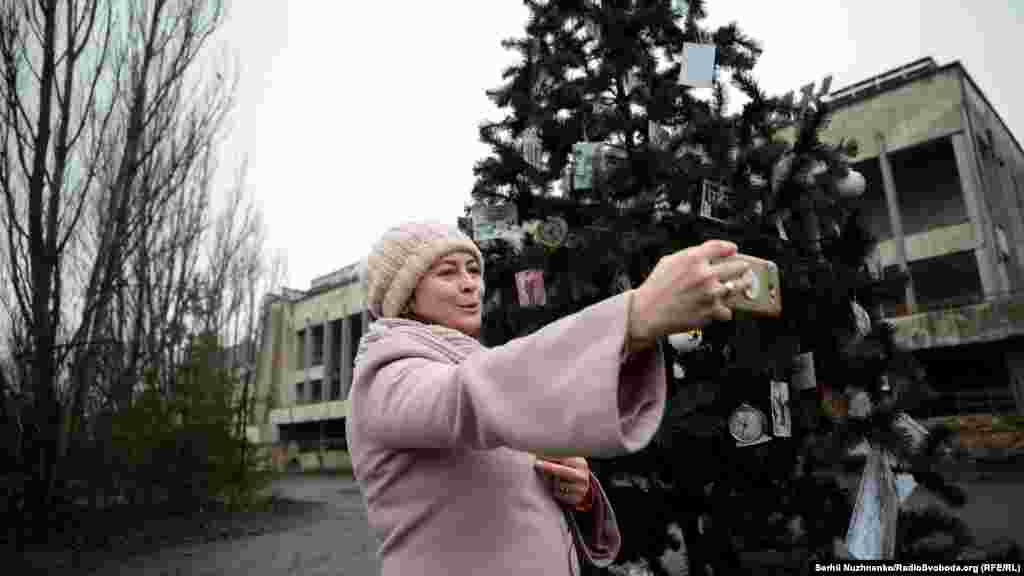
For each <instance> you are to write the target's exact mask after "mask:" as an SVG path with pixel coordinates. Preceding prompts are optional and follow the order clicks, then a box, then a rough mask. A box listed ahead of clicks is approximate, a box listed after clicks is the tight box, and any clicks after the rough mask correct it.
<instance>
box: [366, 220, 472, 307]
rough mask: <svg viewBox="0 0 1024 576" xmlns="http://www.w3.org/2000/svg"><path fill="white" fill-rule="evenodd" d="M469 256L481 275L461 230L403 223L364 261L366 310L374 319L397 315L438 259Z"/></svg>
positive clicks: (393, 229)
mask: <svg viewBox="0 0 1024 576" xmlns="http://www.w3.org/2000/svg"><path fill="white" fill-rule="evenodd" d="M452 252H469V253H470V254H472V255H473V257H474V258H476V261H477V263H478V264H479V265H480V273H481V274H482V273H483V267H484V258H483V255H482V254H481V253H480V249H479V248H477V245H476V244H475V243H474V242H473V240H472V239H470V237H469V236H466V235H465V234H464V233H463V232H462V231H461V230H459V229H458V228H456V227H454V226H449V225H447V224H442V223H440V222H407V223H405V224H401V225H399V226H395V227H394V228H391V229H390V230H388V231H387V232H385V233H384V235H383V236H381V238H380V239H379V240H377V243H376V244H374V246H373V248H372V249H371V250H370V254H369V256H367V258H366V275H365V282H366V306H367V308H368V309H369V311H370V314H371V315H372V316H373V317H374V318H394V317H397V316H398V315H400V314H401V313H402V311H403V309H404V308H405V306H406V304H407V303H408V302H409V299H410V298H412V294H413V292H414V291H415V290H416V285H417V284H419V282H420V278H422V277H423V275H424V274H426V273H427V270H429V269H430V267H431V266H433V265H434V262H436V261H437V259H438V258H440V257H442V256H445V255H447V254H451V253H452Z"/></svg>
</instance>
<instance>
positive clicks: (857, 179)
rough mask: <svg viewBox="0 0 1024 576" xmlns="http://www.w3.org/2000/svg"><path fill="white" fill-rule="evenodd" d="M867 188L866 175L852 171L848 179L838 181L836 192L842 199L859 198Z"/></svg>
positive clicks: (847, 176)
mask: <svg viewBox="0 0 1024 576" xmlns="http://www.w3.org/2000/svg"><path fill="white" fill-rule="evenodd" d="M866 188H867V182H866V181H865V180H864V175H863V174H861V173H860V172H857V171H856V170H850V171H849V174H847V175H846V178H843V179H841V180H838V181H836V192H838V193H839V196H840V197H841V198H857V197H858V196H860V195H861V194H863V193H864V190H865V189H866Z"/></svg>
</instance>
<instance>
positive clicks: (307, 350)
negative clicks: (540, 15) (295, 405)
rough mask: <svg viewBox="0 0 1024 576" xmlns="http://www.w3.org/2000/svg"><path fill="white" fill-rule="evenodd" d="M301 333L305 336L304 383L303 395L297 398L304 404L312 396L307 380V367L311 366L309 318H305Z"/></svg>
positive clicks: (311, 338)
mask: <svg viewBox="0 0 1024 576" xmlns="http://www.w3.org/2000/svg"><path fill="white" fill-rule="evenodd" d="M302 334H303V336H304V338H305V354H304V356H305V358H303V359H302V371H303V381H304V382H305V384H303V385H302V396H303V397H302V398H298V399H297V400H299V401H300V402H301V403H303V404H304V403H306V402H309V400H310V398H312V397H313V390H312V384H310V382H309V369H310V368H311V367H312V366H313V325H312V324H310V323H309V320H306V329H305V330H304V331H303V332H302Z"/></svg>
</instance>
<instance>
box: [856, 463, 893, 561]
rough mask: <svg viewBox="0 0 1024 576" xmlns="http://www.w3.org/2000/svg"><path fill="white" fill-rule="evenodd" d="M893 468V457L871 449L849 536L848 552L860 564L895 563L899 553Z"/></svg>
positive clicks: (861, 480) (862, 477)
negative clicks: (872, 561)
mask: <svg viewBox="0 0 1024 576" xmlns="http://www.w3.org/2000/svg"><path fill="white" fill-rule="evenodd" d="M892 468H893V466H892V458H891V456H890V455H889V453H888V452H884V451H883V450H881V449H879V448H877V447H871V449H870V452H869V453H868V457H867V463H866V464H865V465H864V472H863V473H862V474H861V479H860V487H859V488H858V490H857V501H856V504H855V505H854V509H853V516H851V518H850V525H849V529H848V530H847V533H846V548H847V549H848V550H849V552H850V555H851V556H853V557H854V558H856V559H857V560H891V559H892V558H893V556H894V555H895V553H896V521H897V518H898V515H899V500H898V495H897V491H896V482H895V478H894V476H893V471H892Z"/></svg>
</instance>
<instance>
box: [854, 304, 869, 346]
mask: <svg viewBox="0 0 1024 576" xmlns="http://www.w3.org/2000/svg"><path fill="white" fill-rule="evenodd" d="M850 308H851V309H852V310H853V319H854V323H855V325H856V327H857V334H858V335H859V336H860V337H861V338H863V337H864V336H867V335H868V334H869V333H870V332H871V316H870V315H869V314H868V311H867V310H865V309H864V307H863V306H861V305H860V304H859V303H858V302H857V301H856V300H851V301H850Z"/></svg>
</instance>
